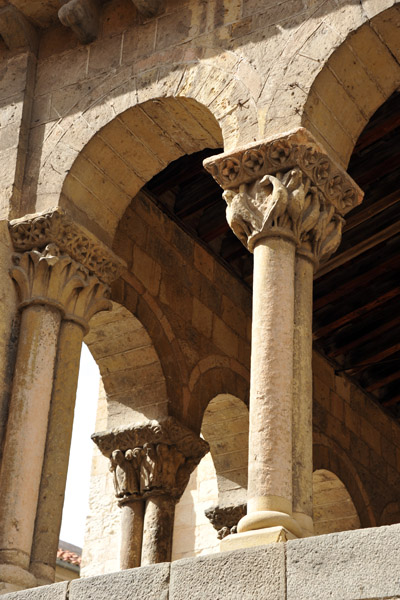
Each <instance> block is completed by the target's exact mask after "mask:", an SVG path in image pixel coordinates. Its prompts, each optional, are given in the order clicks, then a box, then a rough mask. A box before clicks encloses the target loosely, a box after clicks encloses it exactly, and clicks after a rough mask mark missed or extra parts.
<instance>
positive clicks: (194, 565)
mask: <svg viewBox="0 0 400 600" xmlns="http://www.w3.org/2000/svg"><path fill="white" fill-rule="evenodd" d="M255 598H257V600H284V599H285V547H284V544H271V545H270V546H266V547H262V548H248V549H245V550H236V551H233V552H221V553H219V554H209V555H205V556H199V557H197V558H184V559H182V560H178V561H176V562H174V563H172V565H171V584H170V595H169V600H254V599H255Z"/></svg>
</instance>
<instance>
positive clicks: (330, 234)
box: [204, 129, 363, 263]
mask: <svg viewBox="0 0 400 600" xmlns="http://www.w3.org/2000/svg"><path fill="white" fill-rule="evenodd" d="M204 166H205V168H206V169H207V170H208V171H209V172H210V173H211V174H212V175H213V177H214V179H215V180H216V181H217V182H218V183H219V184H220V185H221V187H222V188H224V190H225V191H224V194H223V196H224V199H225V201H226V203H227V210H226V216H227V221H228V223H229V225H230V227H231V228H232V230H233V232H234V233H235V235H236V236H237V237H238V238H239V239H240V240H241V241H242V243H243V244H244V245H245V246H246V247H247V248H248V249H249V250H250V251H253V249H254V246H255V244H256V242H257V241H258V240H260V239H261V238H265V237H271V236H280V237H286V238H289V239H291V240H293V241H294V242H295V243H296V245H297V247H298V249H299V251H300V252H302V253H303V254H305V255H306V256H308V257H309V258H310V259H311V260H313V262H315V263H316V262H318V261H323V260H326V259H327V258H329V256H330V255H331V254H332V253H333V252H334V251H335V250H336V249H337V247H338V246H339V243H340V239H341V232H342V226H343V223H344V220H343V215H344V214H346V213H347V212H348V211H349V210H351V209H352V208H354V207H355V206H357V205H358V204H360V202H361V200H362V197H363V193H362V191H361V190H360V189H359V188H358V186H357V185H356V184H355V183H354V182H353V180H352V179H351V178H350V177H349V175H348V174H347V173H346V172H345V171H344V170H343V169H342V168H341V167H339V166H338V165H336V164H335V163H334V162H333V161H332V160H331V159H330V158H329V156H328V155H327V154H326V153H325V151H324V150H323V149H322V148H321V147H320V146H319V145H318V143H317V142H316V141H315V140H314V138H313V137H312V136H311V134H310V133H309V132H307V131H306V130H305V129H299V130H297V131H295V132H293V133H289V134H287V135H285V136H283V137H280V138H278V139H272V140H266V141H264V142H261V143H258V144H257V145H252V146H249V147H247V148H244V149H240V150H237V151H236V152H233V153H232V154H229V155H226V154H221V155H218V156H216V157H211V158H208V159H206V160H205V161H204Z"/></svg>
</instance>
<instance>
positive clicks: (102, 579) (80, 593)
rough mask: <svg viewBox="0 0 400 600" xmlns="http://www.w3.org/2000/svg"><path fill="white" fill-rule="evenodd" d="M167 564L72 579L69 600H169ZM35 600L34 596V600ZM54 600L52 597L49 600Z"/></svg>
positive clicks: (168, 565)
mask: <svg viewBox="0 0 400 600" xmlns="http://www.w3.org/2000/svg"><path fill="white" fill-rule="evenodd" d="M169 571H170V564H169V563H160V564H158V565H150V566H147V567H139V568H137V569H128V570H126V571H120V572H118V573H110V574H109V575H100V576H98V577H88V578H87V579H75V580H74V581H72V582H71V583H70V587H69V595H68V598H69V600H110V599H111V598H112V600H168V589H169ZM35 600H36V599H35ZM51 600H53V599H51Z"/></svg>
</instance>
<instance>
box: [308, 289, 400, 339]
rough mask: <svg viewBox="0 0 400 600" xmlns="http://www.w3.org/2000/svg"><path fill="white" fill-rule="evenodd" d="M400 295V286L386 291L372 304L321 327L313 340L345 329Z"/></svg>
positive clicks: (315, 332) (371, 302) (369, 303)
mask: <svg viewBox="0 0 400 600" xmlns="http://www.w3.org/2000/svg"><path fill="white" fill-rule="evenodd" d="M399 294H400V286H397V287H394V288H392V289H390V290H388V291H386V292H385V293H383V294H381V295H380V296H378V298H374V299H373V300H371V301H370V302H367V303H365V304H363V305H362V306H358V307H357V308H356V309H354V310H352V311H350V312H348V313H346V314H345V315H342V316H341V317H339V318H337V319H335V320H334V321H331V322H330V323H327V324H325V325H323V326H322V327H319V328H318V329H317V330H316V331H314V332H313V338H314V339H315V340H318V339H320V338H322V337H325V336H327V335H329V334H330V333H331V332H332V331H334V330H335V329H339V328H340V327H343V326H344V325H346V324H347V323H350V322H351V321H353V320H354V319H357V318H359V317H362V316H363V315H365V314H366V313H369V312H371V311H372V310H374V309H376V308H378V307H379V306H382V304H385V303H386V302H389V300H392V299H393V298H395V297H396V296H398V295H399Z"/></svg>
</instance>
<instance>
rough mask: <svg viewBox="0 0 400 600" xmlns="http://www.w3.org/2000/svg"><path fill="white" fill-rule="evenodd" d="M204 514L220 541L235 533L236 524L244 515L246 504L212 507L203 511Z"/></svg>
mask: <svg viewBox="0 0 400 600" xmlns="http://www.w3.org/2000/svg"><path fill="white" fill-rule="evenodd" d="M204 514H205V515H206V517H207V519H208V520H209V521H210V523H211V525H212V526H213V527H214V529H216V530H217V532H218V534H217V536H218V539H219V540H222V539H223V538H224V537H226V536H227V535H230V534H231V533H237V524H238V523H239V521H240V519H241V518H242V517H244V516H245V514H246V504H237V505H232V506H218V505H217V506H212V507H211V508H208V509H207V510H205V511H204Z"/></svg>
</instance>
